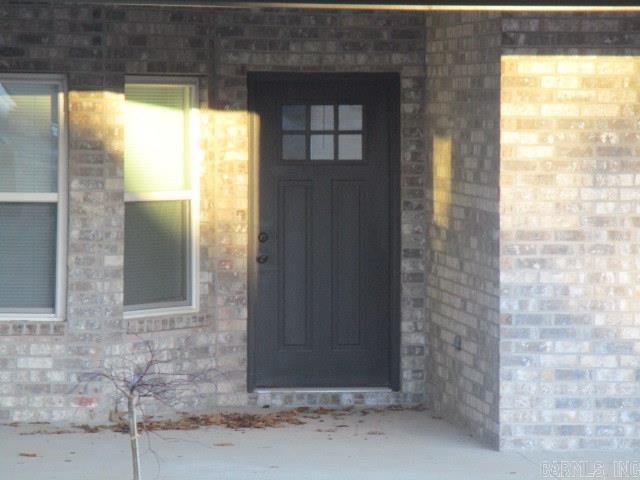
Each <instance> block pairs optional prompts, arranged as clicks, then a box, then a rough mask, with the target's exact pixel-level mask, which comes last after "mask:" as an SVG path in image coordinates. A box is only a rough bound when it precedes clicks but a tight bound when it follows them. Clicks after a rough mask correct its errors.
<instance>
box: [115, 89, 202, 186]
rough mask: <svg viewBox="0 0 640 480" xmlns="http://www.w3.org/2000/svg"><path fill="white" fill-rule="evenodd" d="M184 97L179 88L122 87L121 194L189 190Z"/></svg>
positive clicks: (186, 92) (183, 91)
mask: <svg viewBox="0 0 640 480" xmlns="http://www.w3.org/2000/svg"><path fill="white" fill-rule="evenodd" d="M188 94H189V89H188V87H185V86H182V85H150V84H145V85H126V86H125V99H126V102H125V155H124V184H125V191H127V192H166V191H177V190H185V189H188V188H189V187H190V185H189V183H190V182H189V162H188V161H187V159H188V158H189V155H188V141H187V134H188V132H187V125H188V123H189V111H188V108H187V107H188V103H189V98H188Z"/></svg>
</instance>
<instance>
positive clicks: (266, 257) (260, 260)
mask: <svg viewBox="0 0 640 480" xmlns="http://www.w3.org/2000/svg"><path fill="white" fill-rule="evenodd" d="M268 260H269V255H258V258H256V261H257V262H258V263H267V261H268Z"/></svg>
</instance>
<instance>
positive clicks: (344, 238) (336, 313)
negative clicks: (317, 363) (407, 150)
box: [331, 180, 363, 348]
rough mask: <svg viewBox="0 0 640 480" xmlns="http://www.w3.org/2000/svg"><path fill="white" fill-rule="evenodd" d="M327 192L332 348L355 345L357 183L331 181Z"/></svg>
mask: <svg viewBox="0 0 640 480" xmlns="http://www.w3.org/2000/svg"><path fill="white" fill-rule="evenodd" d="M332 183H333V184H332V192H331V197H332V198H331V206H332V211H331V221H332V225H331V229H332V245H331V252H332V256H333V258H332V281H331V290H332V296H331V305H332V312H331V319H332V327H333V337H332V342H331V344H332V346H333V347H334V348H336V347H341V346H359V345H361V338H360V333H361V332H360V321H361V316H362V311H361V302H362V293H363V292H362V290H361V276H362V270H361V258H360V252H361V251H362V247H363V245H362V243H361V241H360V240H361V234H360V232H361V222H360V210H361V208H362V201H361V184H362V182H360V181H352V180H334V181H333V182H332Z"/></svg>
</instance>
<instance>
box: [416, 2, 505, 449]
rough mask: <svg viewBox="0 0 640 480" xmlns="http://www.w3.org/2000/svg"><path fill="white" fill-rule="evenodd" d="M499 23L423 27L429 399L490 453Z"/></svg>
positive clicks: (486, 19)
mask: <svg viewBox="0 0 640 480" xmlns="http://www.w3.org/2000/svg"><path fill="white" fill-rule="evenodd" d="M500 27H501V24H500V16H499V15H496V14H484V13H461V14H435V15H429V17H428V20H427V54H426V59H427V60H426V63H427V93H428V100H427V119H426V120H427V123H426V143H427V147H428V151H429V153H430V166H431V168H430V171H429V174H428V178H429V179H428V181H427V184H428V185H429V188H428V191H427V206H428V208H429V209H430V213H431V214H432V215H431V216H430V220H432V223H430V225H429V232H428V240H429V257H428V262H427V264H428V265H427V270H428V275H427V282H426V283H427V296H428V304H427V315H428V329H427V339H428V346H429V349H428V358H427V371H428V375H429V383H428V385H429V387H428V390H429V394H430V397H431V398H432V399H433V404H434V407H435V409H436V411H437V412H438V413H439V414H440V415H442V416H444V417H445V418H447V419H449V420H452V421H454V422H456V423H458V424H460V425H464V426H465V428H467V429H469V430H471V431H472V432H473V434H474V435H475V436H478V437H480V438H482V439H483V440H484V441H486V442H487V443H489V444H491V445H493V446H495V445H497V444H498V333H499V332H498V281H499V280H498V273H499V272H498V226H499V217H498V174H499V170H498V154H499V152H498V148H497V146H498V132H499V130H498V127H499V108H498V102H499V58H500V49H499V44H500V33H501V32H500Z"/></svg>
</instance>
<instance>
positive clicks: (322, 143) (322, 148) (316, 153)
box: [311, 135, 333, 160]
mask: <svg viewBox="0 0 640 480" xmlns="http://www.w3.org/2000/svg"><path fill="white" fill-rule="evenodd" d="M311 160H333V135H311Z"/></svg>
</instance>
